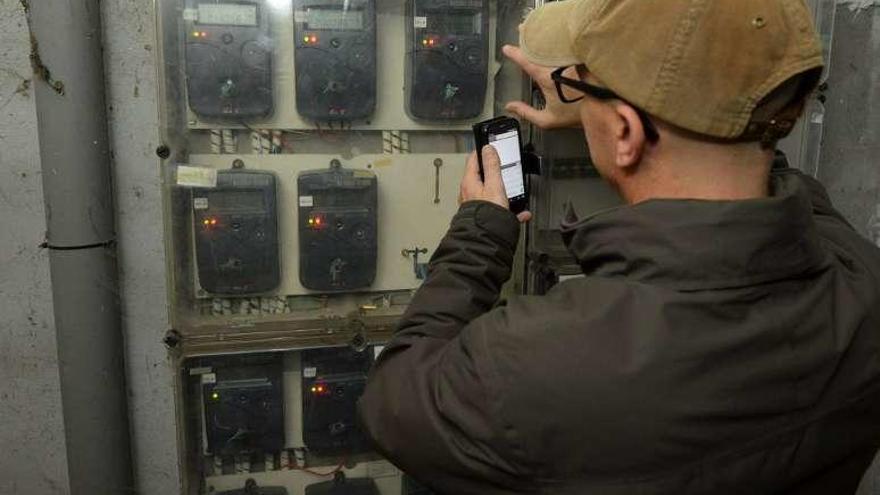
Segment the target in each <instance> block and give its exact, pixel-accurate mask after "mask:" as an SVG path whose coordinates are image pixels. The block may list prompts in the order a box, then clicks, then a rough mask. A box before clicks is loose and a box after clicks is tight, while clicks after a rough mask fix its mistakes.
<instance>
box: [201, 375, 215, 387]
mask: <svg viewBox="0 0 880 495" xmlns="http://www.w3.org/2000/svg"><path fill="white" fill-rule="evenodd" d="M210 383H217V374H216V373H205V374H204V375H202V385H205V384H210Z"/></svg>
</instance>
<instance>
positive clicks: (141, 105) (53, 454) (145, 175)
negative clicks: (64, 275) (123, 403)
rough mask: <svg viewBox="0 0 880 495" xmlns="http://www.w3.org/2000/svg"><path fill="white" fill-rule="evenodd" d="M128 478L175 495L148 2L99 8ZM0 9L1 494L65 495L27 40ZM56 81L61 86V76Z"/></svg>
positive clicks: (0, 3)
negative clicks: (119, 300) (122, 350)
mask: <svg viewBox="0 0 880 495" xmlns="http://www.w3.org/2000/svg"><path fill="white" fill-rule="evenodd" d="M102 11H103V12H102V14H103V19H104V22H103V28H104V47H105V66H106V67H107V72H108V74H107V104H108V110H109V111H108V115H109V118H110V120H111V121H110V139H111V148H112V153H113V156H114V157H115V161H114V174H115V177H114V181H115V188H116V190H115V198H116V203H117V232H118V240H119V256H120V263H119V267H120V287H121V291H122V296H121V297H122V310H123V330H124V332H125V335H126V363H127V380H128V387H129V407H130V415H131V429H132V447H133V450H134V452H133V454H134V455H133V460H134V471H135V476H136V479H137V486H136V488H135V490H134V492H136V493H140V494H148V495H149V494H157V495H158V494H174V493H179V490H180V489H179V487H180V482H179V478H178V461H177V451H176V431H175V427H174V415H173V397H174V392H173V385H172V373H171V370H170V368H169V363H168V359H167V352H166V350H165V348H164V346H163V345H162V343H161V340H162V337H163V335H164V333H165V330H166V329H167V328H168V317H167V311H166V304H165V303H166V299H165V282H164V280H165V271H164V253H163V241H162V217H161V199H160V185H159V178H158V166H157V161H156V157H155V154H154V150H155V148H156V146H157V140H158V137H157V136H158V128H159V126H158V110H157V108H158V107H157V105H156V71H157V68H156V61H155V46H154V45H155V23H154V18H153V2H151V1H132V0H107V1H104V2H102ZM28 36H29V35H28V31H27V25H26V21H25V17H24V13H23V9H22V6H21V2H20V0H0V308H2V310H0V445H3V446H4V452H3V455H2V456H0V494H2V495H19V494H21V495H43V494H65V493H68V491H69V488H68V482H67V457H66V454H65V444H64V427H63V421H62V415H61V397H60V390H59V381H58V363H57V352H56V349H55V330H54V325H53V314H52V297H51V285H50V279H49V269H48V256H47V253H46V252H45V251H43V250H41V249H40V248H39V245H40V244H41V243H42V242H43V240H44V236H45V228H46V223H45V216H44V209H43V195H42V183H41V178H40V156H39V150H38V136H37V125H36V114H35V108H34V101H33V96H32V91H30V85H31V84H33V82H32V81H31V80H30V79H31V69H30V62H29V58H28V57H29V50H30V45H29V37H28ZM57 77H59V78H63V75H62V74H58V75H57Z"/></svg>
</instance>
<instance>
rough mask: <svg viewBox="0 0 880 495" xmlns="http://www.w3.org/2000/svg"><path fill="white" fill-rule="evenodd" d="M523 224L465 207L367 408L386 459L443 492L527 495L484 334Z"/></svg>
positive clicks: (492, 210) (377, 370)
mask: <svg viewBox="0 0 880 495" xmlns="http://www.w3.org/2000/svg"><path fill="white" fill-rule="evenodd" d="M518 236H519V224H518V222H517V221H516V218H515V217H514V216H513V215H512V214H511V213H510V212H508V211H507V210H505V209H503V208H500V207H498V206H496V205H493V204H490V203H485V202H471V203H466V204H464V205H463V206H462V207H461V209H460V211H459V212H458V214H457V215H456V216H455V218H454V219H453V221H452V225H451V227H450V230H449V232H448V233H447V235H446V237H445V238H444V239H443V241H442V242H441V243H440V246H439V247H438V248H437V251H436V252H435V254H434V256H433V258H432V260H431V264H430V268H429V275H428V277H427V279H426V280H425V283H424V285H423V286H422V287H421V289H419V291H418V292H417V293H416V295H415V297H414V298H413V301H412V303H411V304H410V306H409V309H408V310H407V312H406V314H405V315H404V317H403V320H402V322H401V324H400V327H399V329H398V331H397V333H396V334H395V336H394V338H393V339H392V340H391V342H390V343H389V345H388V346H387V347H386V348H385V350H384V351H383V352H382V354H381V355H380V357H379V359H378V361H377V362H376V364H375V366H374V367H373V371H372V373H371V375H370V380H369V382H368V384H367V389H366V391H365V393H364V395H363V397H362V398H361V401H360V404H359V414H360V418H361V424H362V427H363V428H364V429H365V431H366V432H367V434H368V435H369V436H370V437H371V438H372V440H373V442H374V444H375V446H376V447H377V449H378V450H379V452H380V453H382V454H383V455H385V456H386V457H387V458H388V459H389V460H391V461H392V462H394V463H395V464H396V465H397V466H399V467H400V468H402V469H403V470H404V471H406V472H407V473H409V474H410V475H412V476H414V477H415V478H417V479H419V480H420V481H421V482H423V483H425V484H427V485H428V486H430V487H431V488H433V489H435V490H437V491H439V492H440V493H448V494H456V495H459V494H461V495H466V494H494V493H499V494H500V493H527V492H528V491H527V490H528V489H529V486H528V483H527V481H525V480H526V479H527V476H526V473H525V472H524V468H523V467H522V466H523V464H524V462H523V459H524V455H523V453H522V451H521V449H520V447H519V444H518V442H517V438H516V435H515V433H514V431H513V428H511V427H510V426H509V425H506V424H505V422H504V419H503V417H504V414H503V408H502V407H501V406H500V402H501V398H500V396H499V392H498V390H496V389H495V387H493V384H497V383H498V380H497V379H496V376H495V370H494V368H493V364H492V362H491V355H490V353H489V352H487V346H486V343H485V342H486V341H485V338H486V335H487V332H492V330H493V328H495V329H497V328H499V325H505V324H506V321H505V311H504V310H503V309H496V310H494V311H490V310H491V308H492V307H493V305H494V304H495V303H496V302H497V300H498V297H499V292H500V290H501V286H502V284H503V283H504V282H505V281H506V280H507V279H508V278H509V276H510V270H511V265H512V263H513V256H514V251H515V249H516V243H517V239H518Z"/></svg>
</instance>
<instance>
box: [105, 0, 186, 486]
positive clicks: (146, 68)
mask: <svg viewBox="0 0 880 495" xmlns="http://www.w3.org/2000/svg"><path fill="white" fill-rule="evenodd" d="M102 10H103V18H104V47H105V60H104V64H105V67H107V105H108V108H109V112H108V115H109V118H110V144H111V150H112V152H113V157H114V171H115V186H116V189H115V190H116V207H117V222H116V229H117V233H118V236H119V237H118V239H119V267H120V289H121V291H122V315H123V330H124V332H125V335H126V343H127V354H126V361H127V370H128V373H127V378H128V386H129V413H130V414H131V429H132V447H133V450H134V452H133V454H134V455H133V460H134V471H135V473H134V474H135V480H136V487H137V492H138V493H141V494H144V495H154V494H155V495H164V494H169V495H170V494H174V493H179V492H180V482H179V476H178V460H177V459H178V458H177V437H176V435H177V433H176V428H175V424H174V389H173V372H172V370H171V368H170V360H169V358H168V352H167V350H166V348H165V346H164V344H162V339H163V338H164V336H165V332H166V330H168V328H169V323H168V311H167V309H166V290H165V253H164V241H163V231H162V228H163V227H162V200H161V185H160V178H159V160H158V158H157V157H156V154H155V150H156V148H157V146H158V145H159V144H160V143H159V118H158V104H157V86H156V84H157V74H158V69H157V66H156V53H157V50H156V46H155V44H156V39H155V38H156V32H155V29H156V28H155V15H154V12H153V2H149V1H132V0H105V1H103V2H102Z"/></svg>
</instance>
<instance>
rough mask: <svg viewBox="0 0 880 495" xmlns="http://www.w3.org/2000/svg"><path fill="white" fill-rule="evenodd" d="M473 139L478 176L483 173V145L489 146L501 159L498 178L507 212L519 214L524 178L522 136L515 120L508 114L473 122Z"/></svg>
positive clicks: (525, 200) (524, 202) (524, 204)
mask: <svg viewBox="0 0 880 495" xmlns="http://www.w3.org/2000/svg"><path fill="white" fill-rule="evenodd" d="M474 140H475V141H476V145H477V158H478V159H479V161H480V177H482V176H483V154H482V153H481V150H482V149H483V147H484V146H486V145H487V144H488V145H491V146H492V147H493V148H495V151H497V152H498V156H499V158H501V179H502V180H503V181H504V189H505V190H506V191H507V201H508V203H509V204H510V211H512V212H513V213H520V212H523V211H525V210H526V208H528V205H529V201H528V197H527V196H526V177H525V172H524V170H523V162H522V139H521V138H520V130H519V122H517V121H516V119H512V118H510V117H498V118H494V119H491V120H487V121H485V122H480V123H479V124H474Z"/></svg>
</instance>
